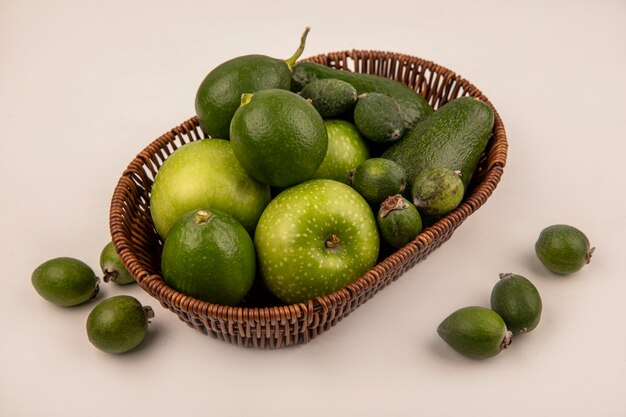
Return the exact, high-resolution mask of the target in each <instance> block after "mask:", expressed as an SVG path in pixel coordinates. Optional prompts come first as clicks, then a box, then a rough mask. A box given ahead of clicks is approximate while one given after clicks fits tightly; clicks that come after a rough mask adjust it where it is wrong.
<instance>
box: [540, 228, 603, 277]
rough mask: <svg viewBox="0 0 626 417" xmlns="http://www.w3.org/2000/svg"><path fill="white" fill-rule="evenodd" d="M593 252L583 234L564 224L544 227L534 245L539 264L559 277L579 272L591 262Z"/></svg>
mask: <svg viewBox="0 0 626 417" xmlns="http://www.w3.org/2000/svg"><path fill="white" fill-rule="evenodd" d="M594 250H595V248H592V247H591V245H590V244H589V239H588V238H587V236H585V234H584V233H583V232H581V231H580V230H578V229H577V228H575V227H573V226H570V225H566V224H554V225H552V226H548V227H546V228H545V229H543V230H542V231H541V233H540V234H539V238H538V239H537V242H536V243H535V253H536V254H537V257H538V258H539V260H540V261H541V263H542V264H543V265H544V266H545V267H546V268H548V269H549V270H550V271H552V272H554V273H556V274H559V275H567V274H571V273H574V272H576V271H579V270H580V269H581V268H582V267H583V266H585V265H586V264H588V263H589V262H590V261H591V255H592V254H593V251H594Z"/></svg>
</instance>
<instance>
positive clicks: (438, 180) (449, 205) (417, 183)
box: [411, 167, 464, 218]
mask: <svg viewBox="0 0 626 417" xmlns="http://www.w3.org/2000/svg"><path fill="white" fill-rule="evenodd" d="M459 175H460V174H459V172H458V171H452V170H450V169H448V168H444V167H435V168H424V169H423V170H421V171H420V172H419V174H417V176H416V177H415V179H414V180H413V186H412V188H411V195H412V196H413V204H415V207H417V209H418V210H419V211H420V213H423V214H425V215H426V216H429V217H433V218H438V217H441V216H444V215H446V214H447V213H449V212H451V211H452V210H454V209H455V208H457V207H458V206H459V204H461V201H462V200H463V194H464V188H463V181H461V178H460V176H459Z"/></svg>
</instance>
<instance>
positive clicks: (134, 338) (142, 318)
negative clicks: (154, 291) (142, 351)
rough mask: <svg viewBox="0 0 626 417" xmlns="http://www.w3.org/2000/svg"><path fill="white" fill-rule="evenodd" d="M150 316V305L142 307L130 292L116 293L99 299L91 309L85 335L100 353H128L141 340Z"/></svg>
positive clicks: (146, 330) (145, 332)
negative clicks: (113, 295)
mask: <svg viewBox="0 0 626 417" xmlns="http://www.w3.org/2000/svg"><path fill="white" fill-rule="evenodd" d="M152 317H154V311H153V310H152V308H150V307H148V306H146V307H144V306H142V305H141V303H140V302H139V301H138V300H137V299H136V298H134V297H131V296H129V295H117V296H115V297H111V298H107V299H106V300H104V301H102V302H100V303H99V304H98V305H97V306H96V307H95V308H94V309H93V310H92V311H91V313H90V314H89V317H88V318H87V336H88V337H89V341H90V342H91V343H92V344H93V345H94V346H95V347H97V348H98V349H100V350H101V351H103V352H107V353H124V352H128V351H129V350H131V349H133V348H135V347H136V346H137V345H139V344H140V343H141V342H142V341H143V340H144V338H145V337H146V334H147V332H148V320H149V319H151V318H152Z"/></svg>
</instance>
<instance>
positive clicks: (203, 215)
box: [193, 210, 213, 224]
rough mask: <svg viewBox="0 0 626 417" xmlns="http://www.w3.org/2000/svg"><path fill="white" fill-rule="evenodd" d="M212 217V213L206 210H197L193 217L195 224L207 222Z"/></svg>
mask: <svg viewBox="0 0 626 417" xmlns="http://www.w3.org/2000/svg"><path fill="white" fill-rule="evenodd" d="M211 217H213V213H211V212H210V211H208V210H198V211H196V214H195V216H194V218H193V220H194V222H195V223H196V224H207V223H208V222H209V220H211Z"/></svg>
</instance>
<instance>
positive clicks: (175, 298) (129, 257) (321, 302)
mask: <svg viewBox="0 0 626 417" xmlns="http://www.w3.org/2000/svg"><path fill="white" fill-rule="evenodd" d="M364 54H365V55H367V54H375V55H378V54H381V55H383V56H385V57H387V58H392V59H397V60H405V59H406V60H409V59H410V60H417V61H419V64H418V65H421V66H423V67H424V68H425V69H429V70H431V71H435V72H437V73H440V72H444V73H445V78H446V79H450V78H455V81H456V82H457V83H459V85H461V86H462V87H463V88H464V90H465V92H466V94H469V95H472V96H474V97H477V98H479V99H481V100H482V101H484V102H485V103H487V104H488V105H489V106H490V107H491V108H492V110H493V113H494V127H493V133H492V137H491V139H490V141H493V144H492V148H495V145H498V152H496V153H495V154H494V155H493V158H492V160H491V161H490V163H489V164H488V166H487V167H486V168H485V175H484V177H483V178H482V180H481V181H480V183H478V184H476V185H475V186H474V187H473V189H472V192H471V194H470V195H468V196H467V197H466V198H464V200H463V202H462V203H461V204H460V205H459V206H458V207H457V208H456V209H454V210H453V211H452V212H450V213H448V214H447V215H446V216H444V217H443V218H441V219H439V220H438V221H437V222H435V223H433V224H432V225H430V226H428V227H426V228H424V229H423V230H422V231H421V232H420V233H419V234H418V235H417V236H416V237H415V238H414V239H413V240H412V241H410V242H408V243H407V244H406V245H404V246H403V247H402V248H400V249H397V250H396V251H394V252H393V253H392V254H391V255H389V256H387V257H386V258H384V259H383V260H381V261H380V262H378V263H377V264H376V265H375V266H374V267H373V268H371V269H370V270H369V271H367V272H366V273H365V274H363V275H362V276H360V277H358V278H357V279H356V280H354V281H353V282H352V283H350V284H348V285H346V286H345V287H343V288H340V289H338V290H336V291H334V292H332V293H330V294H326V295H323V296H319V297H315V298H313V299H311V300H308V301H306V302H304V303H294V304H284V305H277V306H271V307H250V306H225V305H219V304H214V303H210V302H207V301H203V300H199V299H197V298H194V297H192V296H189V295H186V294H184V293H181V292H179V291H177V290H175V289H173V288H172V287H170V286H169V285H167V283H166V282H165V280H164V279H163V277H162V276H161V275H159V274H150V273H149V272H148V271H146V270H143V269H142V268H138V267H135V266H136V265H137V258H136V256H135V255H134V253H133V252H132V251H131V250H130V244H129V243H128V242H125V241H123V239H122V235H123V232H124V226H123V225H122V216H121V214H120V213H119V211H120V205H121V202H122V201H123V199H124V196H125V195H126V191H127V189H128V186H127V182H128V181H132V180H131V178H130V177H131V175H132V172H134V171H133V170H134V169H135V168H138V167H141V166H143V164H144V163H145V159H143V157H142V154H143V153H144V152H150V151H152V150H155V149H158V146H159V142H160V141H164V143H167V142H168V141H170V140H173V139H174V137H175V135H176V134H180V133H187V134H188V133H189V132H190V131H191V130H193V129H195V128H197V127H198V126H199V123H198V119H197V116H193V117H191V118H190V119H188V120H186V121H185V122H183V123H181V124H180V125H178V126H177V127H175V128H173V129H170V130H169V131H168V132H166V133H165V134H163V135H161V136H160V137H159V138H157V139H155V140H154V141H152V142H150V143H149V144H148V145H147V146H146V147H145V148H144V149H143V150H142V151H141V152H140V153H139V154H137V155H136V156H135V158H134V159H133V160H132V161H131V162H130V163H129V165H128V166H127V168H126V170H125V171H124V172H123V174H122V176H121V178H120V179H119V181H118V183H117V185H116V187H115V190H114V193H113V198H112V200H111V208H110V219H109V224H110V231H111V236H112V241H113V244H114V246H115V248H116V250H117V252H118V254H119V256H120V258H121V259H122V262H123V264H124V266H125V267H126V268H127V269H128V270H129V271H130V272H131V274H132V275H133V277H134V278H135V280H136V281H137V282H138V283H139V285H140V286H141V287H142V288H143V289H144V290H145V291H147V292H148V293H149V294H150V295H152V296H153V297H154V298H156V299H157V300H159V301H160V302H161V303H162V304H163V302H164V301H168V302H170V303H171V304H172V305H173V306H174V307H176V308H178V309H180V310H182V311H185V312H188V313H192V314H196V315H199V316H201V317H206V318H209V319H215V320H231V321H233V322H243V321H245V320H246V319H247V318H255V319H256V320H259V321H260V322H261V324H263V322H269V323H272V324H274V323H277V322H283V321H285V320H294V319H298V318H300V317H302V316H303V315H305V316H306V322H307V323H308V324H310V323H311V322H312V320H313V316H314V312H316V311H319V310H322V311H325V310H329V309H332V308H333V307H336V306H338V305H341V304H345V303H347V302H348V301H349V300H350V299H352V298H353V297H357V296H358V294H359V293H360V292H362V290H363V289H364V288H369V287H371V286H372V285H376V284H377V283H379V282H380V281H382V278H383V277H384V276H385V275H386V274H387V273H388V272H389V270H391V269H392V268H393V267H394V266H395V265H397V264H402V263H404V262H406V261H407V260H408V259H410V258H411V257H413V256H415V255H416V254H417V253H418V252H420V251H423V250H426V249H427V248H428V247H429V246H430V245H431V244H433V242H435V241H436V240H437V239H438V238H439V237H440V236H442V235H445V234H446V233H449V232H451V231H452V230H454V229H455V228H456V226H458V225H459V224H460V223H461V222H463V221H464V220H465V219H466V218H467V217H468V216H469V215H471V214H472V213H474V212H475V211H476V210H477V209H478V208H480V207H481V206H482V205H483V204H484V203H485V202H486V200H487V199H488V198H489V196H490V195H491V194H492V193H493V191H494V190H495V188H496V186H497V184H498V183H499V181H500V178H501V176H502V174H503V170H504V167H505V165H506V159H507V150H508V142H507V137H506V132H505V129H504V125H503V122H502V119H501V118H500V116H499V114H498V112H497V110H496V108H495V107H494V106H493V104H492V103H491V102H490V101H489V99H488V98H487V97H486V96H485V95H484V94H483V93H482V92H481V91H480V90H479V89H478V88H477V87H475V86H474V85H473V84H472V83H471V82H470V81H469V80H466V79H464V78H463V77H461V76H459V75H458V74H457V73H456V72H455V71H453V70H450V69H449V68H446V67H444V66H441V65H439V64H436V63H435V62H433V61H429V60H426V59H422V58H419V57H417V56H412V55H407V54H404V53H398V52H386V51H378V50H361V49H351V50H343V51H337V52H329V53H322V54H318V55H314V56H311V57H307V58H304V59H302V60H300V61H299V62H304V61H324V62H326V63H327V62H342V61H345V60H346V59H347V58H350V59H352V60H353V61H355V65H356V61H357V60H358V59H360V56H361V55H364ZM152 153H153V152H152ZM164 289H165V290H166V292H167V297H163V295H162V290H164ZM376 292H377V291H376ZM164 298H167V300H166V299H164ZM319 325H323V323H319ZM304 330H306V328H303V329H302V330H301V331H304Z"/></svg>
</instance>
